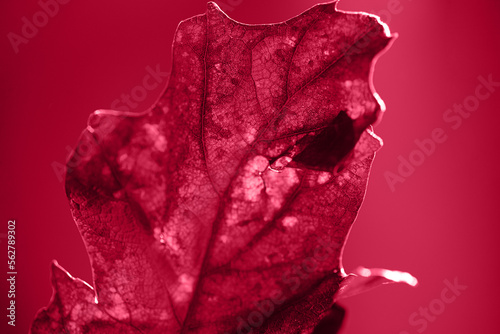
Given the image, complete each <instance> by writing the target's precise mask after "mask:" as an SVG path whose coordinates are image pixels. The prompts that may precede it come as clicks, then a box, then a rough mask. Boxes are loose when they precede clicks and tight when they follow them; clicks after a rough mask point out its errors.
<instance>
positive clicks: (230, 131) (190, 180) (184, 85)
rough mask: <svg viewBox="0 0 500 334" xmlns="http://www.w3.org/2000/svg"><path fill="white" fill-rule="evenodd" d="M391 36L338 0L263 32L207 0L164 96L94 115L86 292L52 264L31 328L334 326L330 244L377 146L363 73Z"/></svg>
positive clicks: (77, 169)
mask: <svg viewBox="0 0 500 334" xmlns="http://www.w3.org/2000/svg"><path fill="white" fill-rule="evenodd" d="M391 40H392V37H391V35H390V33H389V31H388V28H387V27H386V26H385V25H384V24H382V23H381V22H380V21H379V19H378V18H377V17H375V16H371V15H367V14H364V13H346V12H342V11H338V10H336V2H332V3H327V4H321V5H316V6H314V7H312V8H311V9H309V10H308V11H306V12H304V13H302V14H300V15H299V16H297V17H295V18H292V19H290V20H288V21H286V22H283V23H278V24H270V25H245V24H241V23H238V22H235V21H233V20H231V19H230V18H228V17H227V16H226V15H225V14H224V13H223V12H222V11H221V10H220V9H219V8H218V7H217V5H215V4H214V3H212V2H210V3H208V7H207V12H206V14H204V15H198V16H195V17H193V18H191V19H188V20H185V21H183V22H181V23H180V24H179V27H178V29H177V32H176V34H175V40H174V45H173V67H172V72H171V76H170V79H169V84H168V87H167V89H166V91H165V93H164V94H163V95H162V96H161V98H160V99H159V100H158V102H157V103H156V104H155V105H154V106H153V107H152V108H150V109H148V110H146V111H145V112H143V113H140V114H133V113H125V112H119V111H110V110H98V111H96V112H95V113H94V114H93V115H92V116H91V117H90V119H89V125H88V127H87V129H86V130H85V131H84V132H83V134H82V136H81V138H80V142H79V146H78V149H77V150H76V151H75V153H74V154H73V156H72V157H71V159H70V160H69V161H68V166H69V167H71V168H70V169H69V171H68V174H67V175H66V191H67V195H68V198H69V200H70V205H71V212H72V214H73V217H74V219H75V222H76V224H77V226H78V229H79V230H80V233H81V235H82V237H83V240H84V242H85V245H86V247H87V250H88V253H89V256H90V259H91V264H92V269H93V278H94V282H93V288H92V287H90V286H89V285H87V284H86V283H84V282H82V281H81V280H78V279H74V278H72V277H71V276H70V275H69V274H68V273H67V272H66V271H65V270H64V269H62V268H61V267H60V266H59V265H58V264H57V263H54V264H53V266H52V284H53V287H54V295H53V298H52V300H51V302H50V305H49V306H48V308H46V309H42V310H41V311H40V312H39V313H38V315H37V317H36V319H35V320H34V322H33V325H32V333H55V332H58V331H59V332H63V331H67V332H70V333H208V334H210V333H249V332H252V333H312V332H313V330H314V328H315V327H316V326H317V325H318V323H320V322H321V324H320V325H319V327H318V328H317V329H316V333H321V332H325V328H326V327H329V326H334V327H335V328H337V329H338V328H339V327H340V325H341V321H342V317H343V311H341V309H340V308H338V306H336V305H334V300H335V295H336V293H337V291H338V290H339V285H340V284H341V282H342V280H343V278H344V276H345V274H343V269H342V266H341V263H340V258H341V250H342V247H343V245H344V242H345V239H346V236H347V234H348V231H349V229H350V227H351V224H352V223H353V221H354V219H355V217H356V215H357V212H358V209H359V207H360V205H361V203H362V200H363V197H364V193H365V189H366V182H367V179H368V174H369V170H370V166H371V162H372V159H373V157H374V154H375V151H376V150H377V149H378V148H379V147H380V146H381V140H380V139H379V138H378V137H376V136H375V135H374V134H373V132H372V131H371V125H372V124H374V123H376V122H377V121H378V120H379V119H380V117H381V115H382V112H383V109H382V107H381V105H380V100H379V99H378V97H377V95H376V94H375V93H374V91H373V89H372V86H371V75H372V67H373V64H374V58H375V57H376V56H377V55H378V54H379V53H380V52H381V51H382V50H384V48H386V47H387V46H388V45H389V44H390V42H391ZM79 151H85V152H86V154H84V155H81V154H80V155H79V154H78V153H77V152H79ZM322 319H323V321H322ZM325 326H326V327H325ZM337 329H332V331H335V332H336V331H337ZM332 331H331V332H332Z"/></svg>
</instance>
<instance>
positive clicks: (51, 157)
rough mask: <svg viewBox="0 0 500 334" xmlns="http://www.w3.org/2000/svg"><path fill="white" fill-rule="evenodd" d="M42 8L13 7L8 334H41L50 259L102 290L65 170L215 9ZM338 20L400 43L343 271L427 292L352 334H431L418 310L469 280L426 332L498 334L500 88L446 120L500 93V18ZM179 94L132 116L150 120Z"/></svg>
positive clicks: (393, 8) (477, 4)
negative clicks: (378, 274) (478, 93)
mask: <svg viewBox="0 0 500 334" xmlns="http://www.w3.org/2000/svg"><path fill="white" fill-rule="evenodd" d="M44 2H45V0H42V1H41V2H38V1H34V0H30V1H18V2H11V1H3V2H2V3H1V4H0V12H1V14H0V16H1V17H2V19H1V21H0V29H1V33H0V35H1V36H3V37H2V39H1V43H0V45H1V48H2V53H1V57H2V62H1V75H2V78H3V79H2V99H1V113H2V121H1V123H0V146H1V153H2V154H1V158H0V166H1V172H2V173H1V174H0V179H1V190H2V191H1V200H0V206H1V220H0V224H1V225H0V233H2V234H0V237H1V238H0V241H1V246H0V249H1V252H2V253H3V254H5V255H2V256H1V258H2V259H4V260H5V265H3V264H2V266H1V268H3V269H2V270H3V271H5V272H6V271H7V269H6V262H7V260H6V239H5V233H6V230H7V221H8V220H9V219H16V222H17V244H16V246H17V262H18V276H17V288H16V289H17V296H16V301H17V311H18V313H17V322H16V327H15V328H12V327H8V326H7V324H6V323H7V319H6V316H5V315H4V313H6V307H7V286H6V285H5V283H6V281H5V279H4V278H2V279H1V281H2V286H1V290H0V301H1V307H0V309H2V310H4V311H2V312H1V314H0V319H2V320H0V329H1V332H2V333H27V331H28V328H29V325H30V323H31V321H32V319H33V317H34V315H35V313H36V311H37V310H38V309H39V308H41V307H43V306H46V305H47V304H48V302H49V299H50V296H51V293H52V290H51V283H50V281H49V266H50V262H51V260H52V259H57V260H58V261H59V263H60V264H61V265H62V266H63V267H64V268H66V269H67V270H68V271H69V272H70V273H71V274H72V275H73V276H75V277H80V278H82V279H83V280H85V281H87V282H92V279H91V271H90V265H89V260H88V257H87V255H86V252H85V248H84V246H83V242H82V240H81V238H80V235H79V233H78V231H77V229H76V226H75V225H74V223H73V221H72V218H71V215H70V211H69V206H68V202H67V199H66V196H65V192H64V188H63V183H62V182H61V181H60V177H61V175H58V173H56V172H55V170H54V166H59V164H63V163H64V162H65V159H66V156H67V154H68V150H69V149H70V148H71V147H73V146H74V144H75V143H76V141H77V138H78V136H79V134H80V132H81V131H82V130H83V129H84V127H85V126H86V120H87V117H88V115H89V114H90V113H91V112H92V111H93V110H95V109H98V108H110V107H111V105H112V103H113V101H114V100H116V99H117V98H118V99H119V98H120V96H121V94H129V93H130V92H131V90H132V89H133V88H134V87H136V86H138V85H141V84H142V79H143V77H144V76H145V75H146V74H147V72H146V71H147V70H146V68H147V67H148V66H150V67H153V68H155V67H156V66H159V67H160V69H161V70H162V71H168V70H169V68H170V63H171V44H172V38H173V34H174V31H175V28H176V26H177V24H178V22H179V21H180V20H182V19H185V18H188V17H191V16H193V15H195V14H200V13H203V12H204V11H205V6H206V2H205V1H201V0H193V1H175V2H174V1H158V0H151V1H143V2H139V1H116V0H112V1H106V2H102V1H96V0H87V1H85V2H81V1H68V0H66V1H62V0H61V2H65V3H64V4H60V5H59V9H58V12H57V13H55V14H54V15H53V17H49V19H48V20H47V22H44V21H43V17H42V16H40V14H37V13H38V12H40V11H41V10H43V6H42V5H41V3H44ZM218 3H219V4H220V5H221V7H222V8H223V9H225V10H226V12H227V13H228V14H229V15H230V16H231V17H233V18H234V19H236V20H238V21H241V22H245V23H271V22H278V21H282V20H285V19H288V18H290V17H292V16H295V15H297V14H299V13H300V12H302V11H304V10H305V9H307V8H309V7H310V6H312V5H314V4H315V3H316V2H315V1H313V0H221V1H218ZM338 7H339V8H340V9H343V10H362V11H367V12H371V13H374V14H380V15H381V16H382V19H384V20H385V21H386V22H387V23H388V24H389V26H390V28H391V30H392V31H393V32H398V33H399V38H398V39H397V40H396V42H395V43H394V44H393V46H392V48H391V49H390V50H389V51H388V52H387V53H386V54H384V55H383V56H382V57H381V58H380V59H379V61H378V63H377V66H376V69H375V76H374V83H375V87H376V89H377V91H378V93H379V94H380V96H381V97H382V99H383V100H384V101H385V103H386V105H387V112H386V114H385V116H384V119H383V121H382V122H381V123H380V124H379V125H378V126H377V128H376V129H375V131H376V133H377V134H378V135H380V136H381V137H382V138H383V139H384V142H385V145H384V147H383V148H382V150H381V151H380V153H378V154H377V158H376V159H375V163H374V166H373V170H372V174H371V179H370V182H369V186H368V193H367V197H366V200H365V203H364V205H363V206H362V208H361V212H360V215H359V218H358V220H357V221H356V223H355V224H354V228H353V229H352V231H351V234H350V237H349V240H348V243H347V247H346V251H345V255H344V265H345V267H346V271H347V272H350V271H352V270H354V269H355V268H356V267H357V266H358V265H363V266H366V267H382V268H388V269H399V270H405V271H408V272H410V273H412V274H413V275H415V276H416V277H418V279H419V281H420V285H419V286H418V287H417V288H411V287H408V286H403V285H392V286H385V287H381V288H378V289H376V290H373V291H370V292H367V293H365V294H363V295H359V296H356V297H353V298H351V299H347V300H345V301H344V302H343V303H342V305H344V306H345V307H346V308H347V318H346V321H345V323H344V327H343V329H342V333H344V334H358V333H360V334H361V333H371V334H378V333H380V334H382V333H384V334H387V333H395V334H400V333H412V334H413V333H418V331H417V330H418V329H422V328H423V327H421V326H423V325H419V326H415V325H414V324H413V323H412V322H410V321H409V318H410V317H411V316H412V314H413V313H414V312H417V313H418V312H420V311H419V310H420V308H427V307H429V306H431V307H436V305H438V304H439V302H437V301H436V300H440V299H441V292H442V291H443V289H444V288H445V287H446V285H445V283H443V282H444V280H449V281H451V282H453V281H454V280H455V279H457V280H458V282H459V284H461V285H465V286H467V288H466V289H465V290H464V291H463V292H462V293H461V295H460V296H458V297H457V298H456V299H455V300H454V301H453V302H451V303H449V304H445V309H444V311H442V310H440V311H442V313H440V314H438V315H436V316H435V318H432V321H431V320H428V321H427V327H426V328H425V331H423V332H425V333H427V334H434V333H455V334H462V333H463V334H465V333H467V334H468V333H498V332H499V329H498V328H499V325H498V314H499V311H500V307H499V304H498V300H499V298H500V289H499V284H498V275H499V273H500V271H499V264H498V260H497V256H498V254H500V246H499V244H500V243H499V242H498V238H499V235H500V233H499V232H500V227H499V219H498V216H499V210H498V203H497V202H498V200H499V198H500V196H498V189H499V187H500V173H499V172H498V167H497V163H498V160H499V159H498V153H497V145H498V144H499V140H498V124H499V121H500V113H499V110H498V107H499V105H500V87H497V88H496V90H495V91H494V92H491V94H490V96H489V97H488V98H486V99H484V100H481V101H480V104H479V106H478V107H477V110H475V111H473V112H472V113H471V115H470V116H469V117H468V118H465V119H463V120H462V123H461V124H460V126H457V128H456V129H454V128H452V127H451V125H454V123H447V122H446V121H445V120H444V119H443V116H444V115H446V112H447V109H448V108H453V106H454V104H460V103H463V102H464V101H466V103H470V101H472V100H471V98H469V97H470V96H474V94H475V89H476V87H477V85H478V84H479V83H480V81H478V77H479V76H483V77H484V78H487V77H488V75H490V74H491V76H492V79H493V81H495V82H500V65H499V64H500V63H499V59H500V43H499V42H500V24H499V22H500V2H498V1H494V0H478V1H474V2H471V1H464V0H455V1H451V0H440V1H431V0H399V1H395V0H372V1H362V0H343V1H341V2H340V4H339V6H338ZM34 16H35V20H38V21H37V22H38V23H39V26H40V27H39V28H38V31H36V32H34V31H31V35H29V34H28V35H29V36H31V37H29V38H26V37H23V38H26V39H25V40H22V42H19V41H20V40H19V39H18V40H17V42H11V41H10V40H9V36H10V38H11V39H12V38H13V36H14V35H13V34H17V35H19V36H22V34H23V25H24V24H25V22H26V20H27V21H30V22H33V19H34ZM24 18H25V19H24ZM10 33H13V34H10ZM26 33H29V31H28V32H26V31H25V35H26ZM9 34H10V35H9ZM26 36H27V35H26ZM165 85H166V82H162V84H161V85H159V86H158V87H157V88H156V89H154V90H151V91H150V92H149V93H148V95H147V97H146V98H145V100H144V101H142V102H140V103H139V104H138V106H137V107H135V108H133V110H137V111H140V110H143V109H145V108H146V107H148V106H149V105H150V104H151V103H152V102H154V100H155V99H156V98H157V97H158V95H159V94H161V92H162V90H163V88H164V87H165ZM492 89H493V88H492ZM455 125H458V123H457V124H455ZM435 128H441V129H443V132H444V135H445V136H446V141H445V142H444V143H439V144H437V145H436V146H437V147H436V149H435V151H434V152H433V153H432V154H430V155H429V156H427V157H426V159H425V161H424V162H423V163H422V164H421V165H420V166H417V167H416V168H415V170H414V171H413V172H412V173H411V175H409V176H407V177H405V178H404V182H397V183H395V184H393V186H392V187H391V186H390V184H389V183H388V182H387V179H386V178H387V172H393V173H397V170H398V166H399V164H400V161H399V159H400V156H402V157H403V158H406V159H408V158H409V156H410V155H412V154H413V155H414V156H416V154H418V153H415V152H416V151H415V150H416V149H418V146H417V144H416V143H415V140H424V139H426V138H430V137H431V133H432V131H433V130H434V129H435ZM400 181H401V180H400ZM2 261H3V260H2ZM0 275H2V276H4V275H5V274H0ZM415 319H420V316H418V317H417V318H415ZM422 319H423V318H422ZM420 324H421V323H420Z"/></svg>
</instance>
